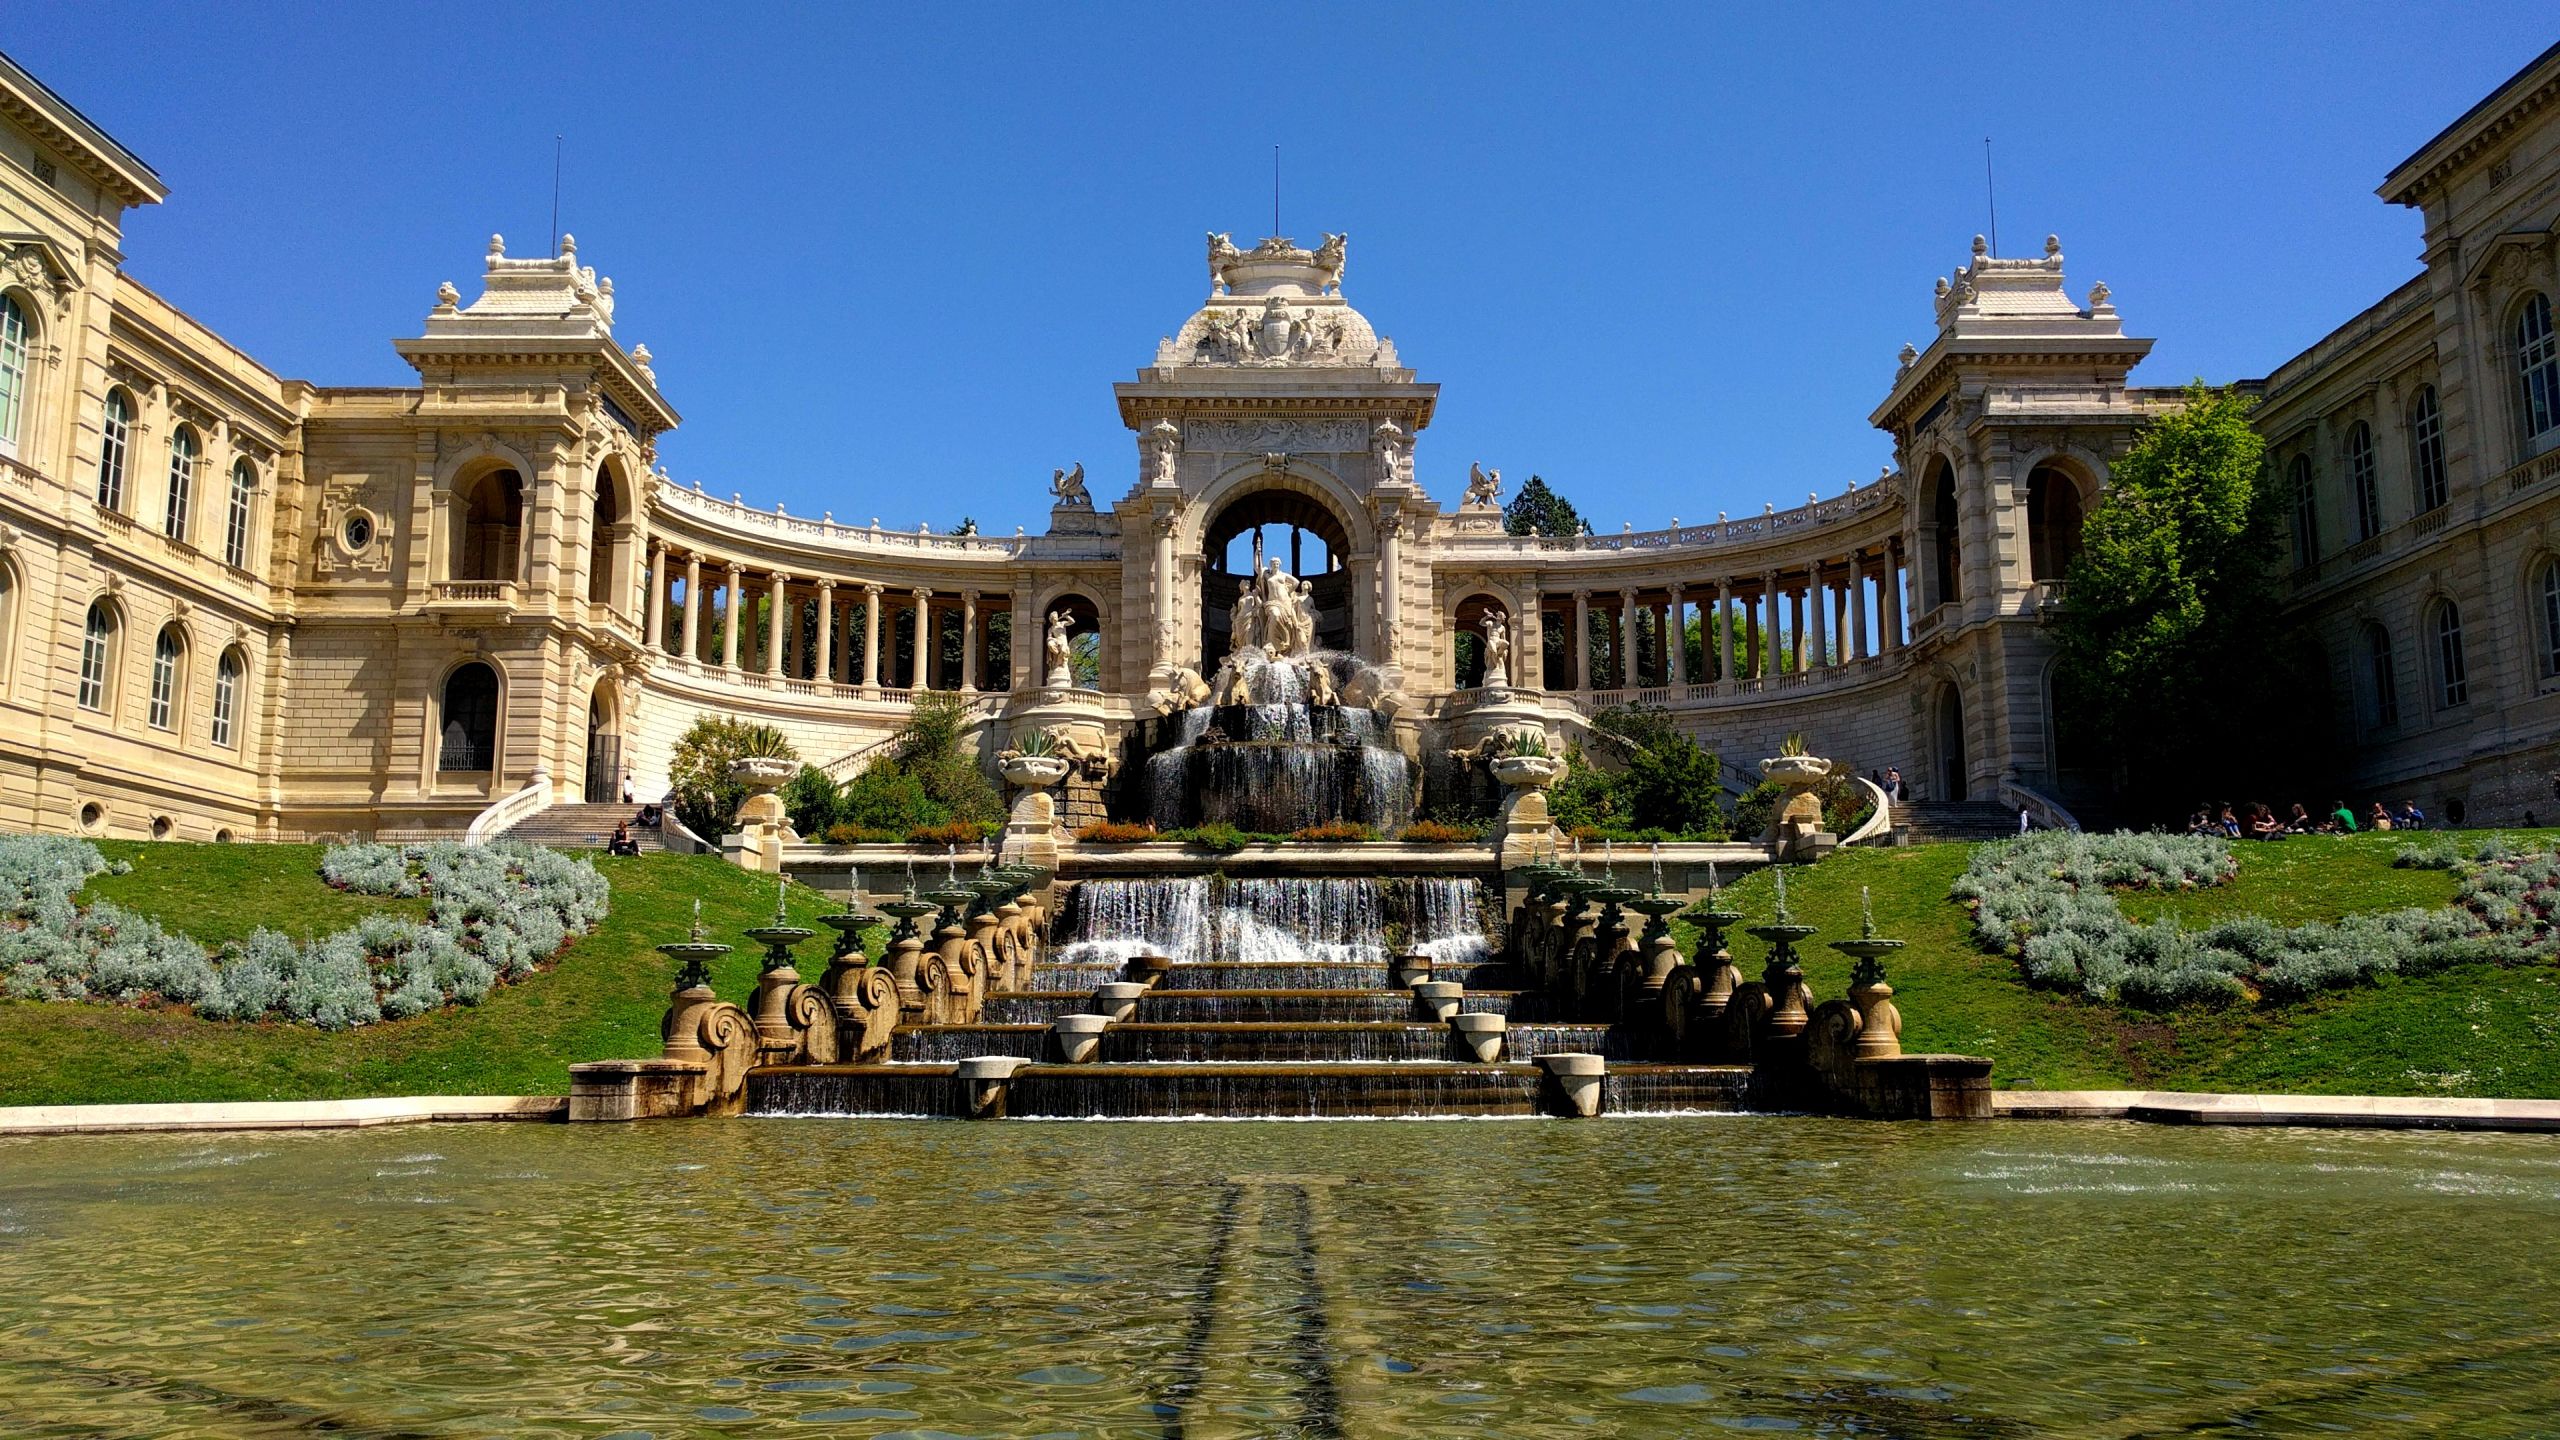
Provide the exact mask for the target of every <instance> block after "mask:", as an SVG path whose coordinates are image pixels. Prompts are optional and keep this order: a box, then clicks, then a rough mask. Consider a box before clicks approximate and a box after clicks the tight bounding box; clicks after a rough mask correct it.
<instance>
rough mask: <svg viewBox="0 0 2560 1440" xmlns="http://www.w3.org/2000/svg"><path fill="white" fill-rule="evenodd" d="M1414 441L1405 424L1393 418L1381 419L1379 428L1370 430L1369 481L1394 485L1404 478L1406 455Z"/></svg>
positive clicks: (1374, 483)
mask: <svg viewBox="0 0 2560 1440" xmlns="http://www.w3.org/2000/svg"><path fill="white" fill-rule="evenodd" d="M1412 443H1413V442H1412V440H1411V439H1410V438H1409V437H1407V436H1406V434H1405V433H1404V427H1403V426H1401V425H1398V424H1397V423H1396V422H1394V421H1393V420H1381V421H1379V422H1378V428H1377V429H1375V430H1372V431H1370V432H1369V483H1370V484H1371V485H1373V486H1376V485H1393V484H1394V483H1396V482H1397V481H1398V480H1401V479H1403V478H1404V457H1405V456H1406V454H1407V453H1409V449H1410V446H1411V445H1412Z"/></svg>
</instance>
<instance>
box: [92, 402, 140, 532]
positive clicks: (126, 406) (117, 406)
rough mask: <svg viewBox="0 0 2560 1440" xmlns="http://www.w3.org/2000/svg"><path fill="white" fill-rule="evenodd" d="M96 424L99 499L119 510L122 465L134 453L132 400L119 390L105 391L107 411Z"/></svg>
mask: <svg viewBox="0 0 2560 1440" xmlns="http://www.w3.org/2000/svg"><path fill="white" fill-rule="evenodd" d="M98 428H99V436H98V503H99V504H100V505H103V506H105V507H106V508H108V509H110V510H122V509H124V466H125V461H126V460H127V459H128V458H129V457H130V456H131V455H132V454H133V401H132V399H131V398H130V397H128V396H127V395H126V394H125V393H124V392H123V391H122V390H110V391H108V392H107V415H106V419H105V420H104V421H103V422H102V423H101V424H100V425H99V427H98Z"/></svg>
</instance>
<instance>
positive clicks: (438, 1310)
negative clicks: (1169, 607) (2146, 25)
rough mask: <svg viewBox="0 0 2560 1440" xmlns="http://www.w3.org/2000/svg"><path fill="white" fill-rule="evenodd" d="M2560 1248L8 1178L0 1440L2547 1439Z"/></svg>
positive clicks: (2045, 1147) (725, 1170) (1676, 1132)
mask: <svg viewBox="0 0 2560 1440" xmlns="http://www.w3.org/2000/svg"><path fill="white" fill-rule="evenodd" d="M2555 1223H2560V1150H2554V1148H2553V1147H2552V1146H2551V1144H2550V1142H2549V1141H2547V1140H2537V1139H2529V1138H2522V1137H2446V1136H2399V1135H2364V1134H2342V1135H2326V1134H2312V1133H2301V1132H2214V1131H2191V1130H2161V1129H2145V1128H2138V1127H2132V1126H2098V1125H2059V1124H2030V1123H2019V1124H1998V1125H1984V1126H1961V1125H1941V1126H1919V1125H1903V1126H1893V1125H1871V1124H1856V1123H1845V1122H1830V1121H1815V1120H1795V1119H1775V1118H1767V1117H1732V1118H1723V1119H1687V1120H1626V1121H1599V1122H1593V1123H1589V1124H1569V1123H1517V1124H1515V1123H1503V1122H1498V1121H1490V1122H1437V1123H1423V1122H1416V1123H1375V1122H1371V1123H1362V1122H1318V1123H1302V1124H1289V1123H1263V1122H1239V1123H1232V1124H1191V1125H1148V1124H1110V1123H1056V1124H1031V1123H1017V1124H1008V1125H963V1124H930V1123H916V1122H898V1121H797V1120H729V1121H716V1120H715V1121H702V1122H680V1123H665V1124H659V1125H655V1126H642V1127H633V1128H615V1127H595V1128H583V1127H582V1128H579V1129H562V1128H555V1127H539V1126H480V1127H437V1128H432V1129H409V1130H401V1131H358V1132H327V1133H315V1134H308V1135H257V1136H236V1137H234V1136H224V1137H210V1138H209V1137H130V1138H78V1139H51V1140H17V1141H0V1417H5V1423H0V1431H5V1433H7V1434H8V1435H11V1436H22V1435H23V1436H52V1435H60V1436H73V1435H79V1436H88V1435H118V1436H126V1435H131V1436H159V1435H187V1436H197V1435H205V1436H213V1435H220V1436H234V1435H250V1436H265V1435H287V1434H291V1435H306V1434H311V1433H340V1434H352V1435H358V1436H371V1437H394V1436H459V1435H479V1434H491V1433H507V1434H543V1435H575V1436H626V1437H630V1436H642V1435H646V1436H652V1437H657V1440H672V1437H675V1436H679V1435H682V1436H700V1435H746V1434H767V1433H771V1434H791V1433H825V1434H830V1435H855V1436H882V1435H894V1436H905V1437H915V1436H928V1435H991V1436H1018V1435H1030V1434H1040V1435H1055V1436H1068V1435H1076V1436H1094V1437H1101V1436H1168V1435H1182V1436H1186V1437H1191V1440H1200V1437H1207V1436H1215V1435H1237V1436H1241V1435H1310V1436H1321V1435H1335V1434H1340V1435H1362V1436H1405V1435H1451V1434H1472V1435H1502V1436H1549V1435H1558V1436H1560V1435H1568V1434H1570V1435H1591V1434H1608V1435H1628V1436H1651V1435H1663V1436H1669V1435H1692V1434H1707V1433H1719V1432H1721V1431H1725V1430H1731V1429H1779V1430H1785V1429H1795V1430H1800V1431H1803V1432H1808V1433H1829V1434H1855V1435H1896V1436H2011V1435H2019V1436H2023V1435H2041V1434H2070V1435H2117V1436H2132V1435H2146V1434H2159V1435H2167V1434H2178V1435H2217V1434H2243V1433H2247V1434H2262V1433H2279V1434H2294V1433H2309V1432H2313V1431H2318V1430H2323V1429H2330V1430H2343V1431H2344V1432H2347V1433H2413V1434H2416V1433H2425V1434H2459V1435H2464V1436H2510V1435H2512V1436H2524V1435H2535V1434H2542V1433H2546V1432H2547V1425H2546V1423H2545V1422H2546V1420H2547V1417H2548V1415H2549V1414H2550V1413H2551V1406H2552V1404H2553V1403H2554V1401H2555V1399H2560V1380H2555V1378H2554V1377H2555V1376H2560V1291H2555V1290H2554V1289H2553V1287H2551V1286H2550V1285H2549V1284H2548V1283H2547V1277H2546V1275H2545V1273H2544V1270H2543V1261H2542V1259H2541V1250H2540V1247H2539V1246H2538V1244H2537V1243H2535V1237H2548V1236H2550V1235H2552V1234H2554V1233H2560V1232H2556V1231H2555ZM810 1427H823V1428H820V1429H812V1428H810Z"/></svg>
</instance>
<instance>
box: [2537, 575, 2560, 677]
mask: <svg viewBox="0 0 2560 1440" xmlns="http://www.w3.org/2000/svg"><path fill="white" fill-rule="evenodd" d="M2533 599H2534V611H2535V613H2536V615H2537V616H2538V617H2539V618H2540V620H2541V621H2542V625H2541V630H2542V634H2541V635H2540V636H2539V637H2538V638H2539V639H2540V640H2541V642H2542V643H2541V644H2540V645H2538V646H2536V647H2534V648H2535V649H2536V650H2537V651H2539V652H2540V654H2539V659H2540V661H2541V665H2540V667H2539V668H2540V670H2541V673H2542V678H2543V679H2545V680H2550V679H2555V678H2560V560H2545V561H2543V562H2542V570H2541V573H2540V574H2539V575H2538V576H2537V577H2536V578H2535V580H2534V583H2533Z"/></svg>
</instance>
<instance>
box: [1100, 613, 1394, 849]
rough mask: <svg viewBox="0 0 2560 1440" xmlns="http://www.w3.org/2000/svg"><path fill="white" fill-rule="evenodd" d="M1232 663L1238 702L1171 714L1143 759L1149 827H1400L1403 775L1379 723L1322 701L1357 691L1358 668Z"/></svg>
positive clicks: (1307, 661)
mask: <svg viewBox="0 0 2560 1440" xmlns="http://www.w3.org/2000/svg"><path fill="white" fill-rule="evenodd" d="M1235 663H1236V664H1237V665H1238V667H1239V668H1238V670H1237V672H1236V673H1237V674H1239V675H1240V676H1241V678H1242V681H1243V685H1244V689H1245V694H1246V697H1247V699H1246V702H1245V703H1235V704H1219V705H1202V706H1196V707H1194V708H1192V709H1189V710H1185V711H1182V712H1180V713H1179V714H1177V715H1175V716H1173V717H1172V718H1171V719H1170V721H1169V722H1168V725H1169V727H1170V734H1169V736H1168V737H1167V739H1166V742H1165V747H1164V748H1163V749H1162V750H1160V751H1158V752H1157V753H1156V754H1154V755H1151V756H1149V757H1148V759H1147V766H1146V796H1147V809H1148V815H1149V817H1150V818H1151V819H1153V820H1154V821H1155V823H1156V824H1158V825H1162V826H1168V827H1170V826H1178V825H1188V824H1193V823H1198V822H1223V823H1225V824H1229V825H1233V826H1235V827H1237V828H1238V829H1242V830H1251V831H1260V832H1266V833H1280V834H1285V833H1288V832H1291V831H1296V830H1303V829H1305V828H1307V827H1308V826H1310V825H1320V824H1323V823H1325V822H1326V821H1330V820H1356V821H1359V822H1361V823H1362V824H1366V825H1373V826H1377V827H1379V828H1381V829H1392V828H1394V827H1396V826H1399V825H1402V824H1403V823H1404V822H1405V821H1407V820H1409V819H1411V818H1412V816H1413V780H1412V767H1411V765H1410V763H1409V762H1408V761H1407V760H1406V759H1405V756H1404V752H1403V751H1401V750H1398V749H1397V748H1395V745H1394V743H1393V739H1394V737H1393V734H1392V730H1391V727H1390V726H1389V725H1388V723H1387V719H1386V717H1385V716H1383V715H1380V714H1379V713H1378V712H1377V711H1375V710H1372V709H1368V708H1365V707H1362V706H1359V705H1346V704H1339V703H1335V702H1334V700H1333V699H1331V698H1330V697H1332V696H1335V695H1337V694H1340V693H1342V692H1343V689H1345V688H1348V689H1351V690H1353V692H1354V693H1357V690H1358V688H1359V686H1358V685H1357V684H1356V683H1355V682H1356V680H1357V675H1358V672H1359V671H1360V670H1361V669H1362V668H1363V667H1362V666H1361V662H1359V661H1358V660H1356V659H1354V658H1353V657H1351V656H1348V655H1340V654H1333V653H1329V652H1327V653H1318V654H1313V655H1306V656H1300V657H1298V658H1295V659H1287V660H1277V659H1268V658H1265V657H1263V656H1261V655H1260V653H1259V652H1248V653H1247V654H1246V655H1245V656H1243V657H1241V658H1240V659H1238V660H1237V661H1236V662H1235ZM1221 673H1222V676H1223V675H1224V673H1225V672H1221ZM1337 676H1341V677H1342V678H1341V679H1339V680H1338V679H1337V678H1336V677H1337ZM1338 687H1339V688H1338ZM1317 696H1323V697H1328V698H1325V699H1323V700H1321V701H1319V700H1317V699H1315V698H1313V697H1317ZM1228 698H1230V699H1232V698H1233V697H1232V695H1230V696H1229V697H1228Z"/></svg>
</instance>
